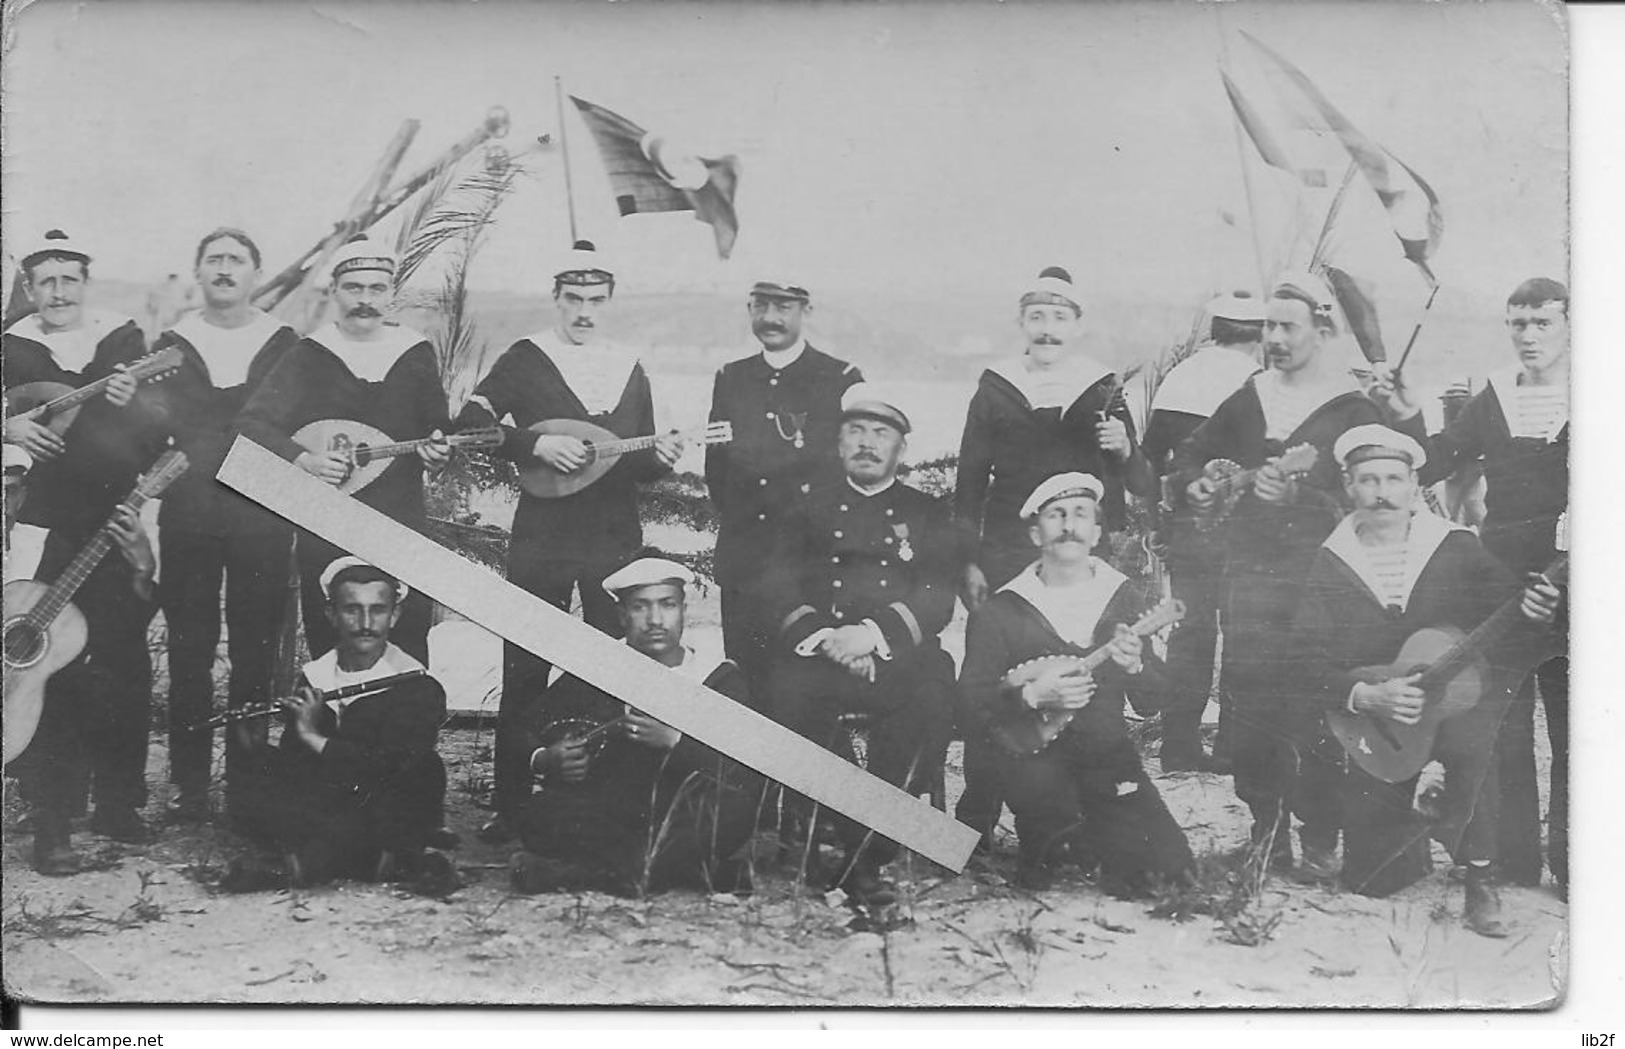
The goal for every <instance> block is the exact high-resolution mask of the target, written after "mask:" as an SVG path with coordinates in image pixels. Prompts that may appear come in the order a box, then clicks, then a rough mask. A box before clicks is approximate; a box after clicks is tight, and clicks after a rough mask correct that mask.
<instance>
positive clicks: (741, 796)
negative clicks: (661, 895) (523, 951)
mask: <svg viewBox="0 0 1625 1049" xmlns="http://www.w3.org/2000/svg"><path fill="white" fill-rule="evenodd" d="M672 672H673V673H678V674H683V675H684V676H687V677H691V678H694V679H696V680H699V681H701V682H703V684H704V685H705V686H706V687H707V688H710V689H713V690H715V691H717V692H720V693H722V694H723V695H725V696H727V697H728V698H729V699H732V700H734V701H735V702H737V703H746V704H747V705H748V698H749V697H748V692H747V685H746V682H745V676H744V674H743V673H742V672H741V671H740V669H739V668H738V667H737V666H736V665H734V664H733V663H732V662H730V661H728V660H718V659H713V660H710V661H705V660H702V659H701V657H699V656H697V655H696V654H695V653H694V652H693V651H692V650H689V651H687V652H686V654H685V661H684V666H682V667H679V668H674V669H673V670H672ZM625 710H626V704H625V703H622V702H621V701H620V700H618V699H616V698H615V697H613V696H611V695H609V694H608V693H607V692H604V691H602V690H601V689H599V688H597V687H595V686H593V685H589V684H587V683H586V682H585V681H582V680H581V679H579V678H577V677H574V676H572V675H563V676H561V677H560V678H559V679H558V680H557V681H555V682H554V683H553V684H552V685H550V686H548V689H547V691H546V693H545V694H544V695H543V697H542V698H541V700H539V701H538V702H536V703H534V704H532V705H531V706H530V708H529V709H528V710H526V712H525V720H524V724H523V725H522V726H521V729H520V732H519V734H518V735H519V738H520V741H521V742H522V744H523V749H524V753H525V755H526V756H527V759H528V757H529V756H530V755H531V754H533V753H534V752H535V751H536V749H538V748H541V747H546V746H549V745H551V744H553V743H556V742H559V740H560V739H562V738H564V736H566V735H569V736H575V735H580V734H581V733H582V732H583V731H585V730H586V729H587V728H588V727H590V726H591V725H601V724H603V723H605V722H608V721H612V720H614V719H615V718H618V717H620V716H621V715H622V713H623V712H625ZM569 721H573V722H575V723H576V726H575V728H574V729H573V730H570V731H566V730H565V727H564V725H563V723H564V722H569ZM550 730H551V731H550ZM762 785H763V780H762V777H761V775H760V774H759V773H757V772H755V771H754V770H753V769H750V768H749V767H747V766H744V765H741V764H739V763H738V762H736V761H734V760H732V759H731V758H727V757H724V756H723V755H721V754H719V753H717V752H716V751H715V750H712V749H711V748H710V747H707V746H706V745H705V744H703V743H700V742H699V741H698V740H695V739H692V738H690V737H689V736H686V735H685V736H682V737H681V738H680V739H679V740H678V741H677V745H676V746H675V747H673V748H672V749H671V750H669V751H662V750H658V749H656V748H652V747H646V746H642V745H640V744H638V743H634V742H632V741H631V740H629V739H627V738H626V737H625V736H624V735H623V734H621V733H620V732H619V731H616V730H611V731H610V732H608V733H607V734H606V741H605V742H604V745H603V749H602V750H601V751H600V752H599V753H598V754H597V755H596V756H595V757H593V759H592V763H591V765H590V766H589V767H588V771H587V775H586V777H585V778H584V779H582V780H581V781H579V782H576V783H567V782H565V781H563V780H561V779H557V778H546V779H538V780H537V782H536V786H535V788H534V792H533V793H531V794H530V796H529V798H528V800H527V801H526V802H525V804H524V806H523V807H522V809H521V810H520V813H519V818H518V826H517V829H518V831H519V834H520V837H521V839H522V840H523V842H524V845H525V850H526V851H527V852H530V853H532V854H534V855H536V856H540V857H546V858H547V859H548V860H551V861H553V862H554V864H555V865H556V867H555V874H554V877H553V879H552V884H551V885H550V886H549V887H552V888H559V889H577V890H579V889H598V890H601V891H607V892H614V893H618V894H623V895H641V894H643V893H647V892H658V891H661V890H664V889H670V888H689V889H699V890H704V891H707V892H725V891H731V890H733V889H736V888H746V887H748V885H749V882H748V877H747V876H745V875H743V874H742V871H743V865H742V864H741V863H739V862H737V861H736V859H735V854H736V853H738V852H739V850H740V849H741V848H742V847H743V846H744V844H745V843H746V841H748V840H749V838H750V836H751V834H752V833H753V832H754V831H755V828H756V817H757V813H758V809H759V807H760V804H761V796H762Z"/></svg>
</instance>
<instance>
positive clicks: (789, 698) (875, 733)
mask: <svg viewBox="0 0 1625 1049" xmlns="http://www.w3.org/2000/svg"><path fill="white" fill-rule="evenodd" d="M877 663H878V664H879V666H878V668H877V675H876V679H875V681H874V682H873V683H870V682H868V681H866V680H864V679H863V678H860V677H857V676H855V675H853V674H852V673H850V672H848V671H847V670H846V669H844V668H843V667H841V666H839V665H837V664H835V663H833V662H831V661H830V660H828V659H825V658H824V657H822V656H816V655H815V656H797V655H794V654H793V653H792V654H781V655H780V656H778V657H777V658H776V659H775V660H774V662H773V668H772V672H771V679H770V680H771V686H770V687H771V690H772V703H773V706H772V716H773V720H775V721H777V722H778V723H779V724H781V725H783V726H785V727H786V728H788V729H790V730H792V731H794V732H796V733H799V734H800V735H802V736H804V737H806V738H807V739H810V740H812V741H813V742H814V743H817V744H818V745H819V746H821V747H824V748H825V749H827V750H831V751H834V752H835V753H837V754H842V756H848V755H850V753H851V749H850V747H849V746H847V742H848V741H847V740H846V738H845V736H844V735H843V734H844V732H845V731H846V730H845V729H844V728H843V727H842V725H841V721H840V718H841V715H842V714H865V715H868V719H869V722H868V762H867V767H868V770H869V772H870V773H872V774H873V775H876V776H879V777H880V778H881V779H883V780H885V781H886V782H887V783H890V784H891V785H893V786H895V787H901V788H903V789H904V790H907V791H909V792H910V793H918V792H920V791H923V790H925V789H927V788H928V787H929V786H930V784H931V782H932V781H933V779H934V778H935V773H936V770H937V769H938V768H939V767H940V766H941V765H942V760H943V756H944V753H945V752H946V751H947V749H948V737H949V736H950V735H951V734H952V722H953V701H954V665H953V660H952V659H951V658H949V656H948V654H947V653H946V652H943V651H942V650H941V649H938V648H932V649H929V650H925V651H920V652H917V653H915V654H913V655H911V656H908V657H899V658H898V659H896V660H894V661H881V660H877ZM797 804H798V805H805V799H801V800H800V801H798V803H797ZM834 823H835V827H836V832H837V833H838V834H839V835H840V838H841V841H842V843H843V844H844V845H845V846H846V850H847V853H846V862H847V864H848V865H854V864H856V863H858V862H859V861H860V857H861V858H863V859H865V860H866V861H867V862H871V863H874V864H883V863H886V862H889V861H890V860H891V859H892V858H893V857H895V856H896V854H897V843H896V842H894V841H892V840H891V839H889V838H876V839H875V840H874V841H872V842H869V841H868V836H870V835H871V834H872V832H870V831H868V830H867V829H866V828H864V827H863V826H862V825H860V824H859V823H857V822H856V821H854V820H852V819H850V818H848V817H846V816H843V815H837V816H835V818H834ZM866 842H867V847H865V843H866Z"/></svg>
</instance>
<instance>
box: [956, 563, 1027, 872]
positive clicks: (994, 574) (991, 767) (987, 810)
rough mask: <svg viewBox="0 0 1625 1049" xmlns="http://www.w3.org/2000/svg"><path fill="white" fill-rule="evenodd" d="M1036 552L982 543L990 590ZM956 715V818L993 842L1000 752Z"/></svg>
mask: <svg viewBox="0 0 1625 1049" xmlns="http://www.w3.org/2000/svg"><path fill="white" fill-rule="evenodd" d="M1037 556H1038V555H1037V551H1036V550H1035V549H1033V548H1031V547H1029V548H1027V549H1026V550H1018V549H1015V548H1010V547H1000V546H993V545H988V546H984V547H982V549H981V552H980V554H979V555H978V564H979V566H980V568H981V569H982V574H983V575H984V576H985V577H986V578H987V587H988V590H989V592H990V593H991V592H994V591H997V590H998V589H999V587H1001V586H1003V585H1004V584H1006V583H1008V582H1009V581H1010V580H1012V579H1014V578H1015V577H1016V576H1017V575H1019V574H1021V572H1022V570H1023V569H1025V568H1026V567H1027V566H1028V565H1030V564H1032V563H1033V562H1034V561H1035V560H1037ZM955 718H956V722H957V724H958V735H959V737H960V738H961V739H963V740H964V741H965V752H964V771H965V791H964V793H963V794H961V795H960V796H959V801H958V802H956V803H955V804H954V819H956V820H958V821H959V822H961V823H963V824H965V825H966V826H967V827H974V828H976V830H977V831H978V832H979V833H980V834H981V835H982V836H983V839H984V840H985V841H987V842H988V843H989V844H991V843H992V840H993V828H994V827H996V826H998V823H999V816H1000V814H1001V813H1003V812H1004V794H1003V793H1002V790H1001V788H1000V787H999V771H998V770H999V767H1000V755H999V753H998V751H997V750H995V749H994V746H993V744H992V742H991V741H989V740H988V738H987V737H986V736H985V735H983V734H981V733H978V732H976V731H974V730H971V729H970V728H968V727H967V726H969V725H970V724H972V721H971V719H970V717H969V715H968V712H967V711H965V710H964V709H959V710H958V711H957V713H956V715H955Z"/></svg>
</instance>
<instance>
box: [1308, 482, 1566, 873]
mask: <svg viewBox="0 0 1625 1049" xmlns="http://www.w3.org/2000/svg"><path fill="white" fill-rule="evenodd" d="M1407 546H1408V548H1409V549H1408V557H1407V559H1406V563H1405V572H1404V579H1405V581H1406V582H1408V584H1409V587H1408V590H1406V591H1405V592H1403V593H1399V594H1389V595H1387V596H1385V597H1379V596H1378V594H1377V592H1376V589H1374V587H1376V588H1380V587H1381V586H1382V584H1381V583H1380V582H1377V581H1376V579H1377V577H1376V576H1375V575H1374V574H1373V570H1372V569H1371V568H1370V567H1368V566H1367V563H1366V561H1365V559H1364V557H1363V553H1362V549H1361V547H1360V545H1359V540H1358V538H1356V536H1355V534H1354V528H1353V519H1352V518H1350V519H1349V520H1348V521H1346V522H1345V523H1344V524H1343V525H1341V526H1339V528H1338V529H1337V530H1336V531H1335V532H1333V533H1332V535H1331V537H1329V538H1328V539H1327V541H1326V543H1325V545H1324V546H1323V547H1322V549H1321V550H1320V551H1319V553H1317V555H1316V557H1315V560H1314V564H1313V567H1312V568H1311V569H1310V572H1309V577H1308V581H1307V582H1306V583H1305V585H1304V594H1303V602H1302V604H1301V605H1300V606H1299V608H1298V612H1297V616H1296V623H1295V634H1294V636H1295V638H1296V640H1297V642H1298V644H1299V645H1300V646H1301V649H1300V650H1301V653H1302V656H1301V659H1300V662H1299V667H1300V671H1299V675H1298V679H1299V680H1300V681H1301V682H1303V684H1304V689H1303V699H1304V701H1305V702H1306V703H1308V704H1310V705H1312V706H1313V708H1314V709H1316V710H1325V709H1328V708H1344V707H1345V706H1346V704H1347V703H1348V701H1349V695H1350V692H1351V690H1352V689H1353V687H1354V685H1355V683H1356V682H1357V680H1358V679H1357V678H1356V677H1355V675H1354V674H1353V673H1351V672H1352V671H1353V670H1355V669H1356V668H1358V667H1362V666H1371V665H1376V666H1381V665H1384V664H1388V663H1391V662H1393V660H1394V659H1395V657H1397V656H1398V655H1399V651H1400V648H1401V647H1402V646H1403V645H1404V643H1405V641H1406V639H1407V638H1409V637H1410V636H1411V635H1412V634H1413V633H1415V632H1416V631H1417V630H1420V629H1422V628H1424V627H1439V626H1453V627H1455V628H1457V629H1459V630H1462V631H1471V630H1472V629H1473V628H1474V627H1477V626H1478V625H1479V624H1480V623H1482V622H1483V621H1484V620H1485V619H1487V618H1488V617H1489V616H1490V615H1491V614H1492V613H1493V612H1495V611H1496V609H1497V608H1498V607H1499V606H1501V605H1502V604H1504V603H1505V602H1507V601H1509V600H1516V598H1517V596H1518V591H1519V584H1518V582H1517V581H1516V580H1515V579H1513V577H1512V575H1511V573H1509V572H1508V571H1507V570H1506V569H1505V568H1504V567H1502V566H1501V565H1500V564H1499V563H1498V562H1497V561H1496V559H1495V558H1493V557H1491V556H1490V555H1489V553H1487V552H1486V551H1485V549H1484V546H1483V545H1482V544H1481V543H1480V542H1479V540H1478V539H1477V537H1475V536H1474V535H1473V534H1472V533H1471V532H1469V531H1467V530H1466V529H1465V528H1461V527H1459V526H1455V525H1452V524H1450V523H1449V522H1447V521H1445V520H1443V519H1442V518H1439V517H1436V516H1434V515H1433V514H1431V513H1429V512H1427V511H1422V512H1419V513H1417V514H1416V515H1415V517H1414V518H1413V519H1412V524H1411V531H1410V535H1409V538H1408V540H1407ZM1395 597H1398V601H1397V602H1396V601H1395V600H1394V598H1395ZM1548 638H1549V629H1548V628H1546V627H1544V626H1538V625H1536V624H1532V623H1529V622H1527V621H1522V622H1520V624H1519V625H1517V626H1514V627H1513V629H1512V633H1510V634H1509V635H1507V637H1506V638H1505V639H1504V640H1503V641H1502V642H1500V643H1499V644H1498V645H1497V646H1496V649H1497V651H1498V652H1503V653H1504V652H1510V651H1513V650H1514V649H1515V648H1517V647H1521V646H1524V645H1528V644H1542V643H1549V642H1548V640H1547V639H1548ZM1495 655H1496V653H1495V652H1491V653H1486V656H1488V657H1489V658H1490V659H1491V660H1493V659H1494V658H1495ZM1510 702H1511V697H1510V696H1508V695H1502V696H1494V695H1486V696H1483V697H1481V698H1480V700H1479V702H1478V704H1477V705H1476V706H1474V707H1472V708H1470V709H1468V710H1466V711H1463V712H1462V713H1460V714H1458V715H1456V716H1455V717H1451V718H1448V719H1446V720H1445V721H1443V722H1442V723H1441V724H1440V726H1439V734H1438V737H1437V739H1436V740H1435V742H1434V747H1433V758H1434V760H1437V761H1439V762H1440V763H1441V764H1443V766H1444V768H1445V784H1444V790H1445V793H1444V799H1443V800H1444V805H1443V808H1444V821H1443V823H1442V824H1441V825H1439V826H1436V827H1434V828H1433V834H1434V835H1435V836H1436V837H1438V839H1439V840H1440V841H1442V842H1444V843H1445V844H1446V846H1447V847H1448V848H1449V849H1450V851H1451V853H1452V855H1453V857H1454V858H1455V859H1456V860H1457V861H1458V862H1461V863H1469V862H1473V861H1493V860H1495V859H1496V853H1497V845H1496V833H1497V827H1498V823H1499V819H1500V813H1499V809H1500V791H1499V789H1498V784H1497V767H1496V761H1495V760H1494V758H1495V750H1496V747H1495V739H1496V734H1497V731H1498V729H1499V728H1500V725H1501V723H1502V718H1503V715H1505V714H1506V712H1507V710H1508V707H1509V704H1510ZM1416 784H1417V779H1416V777H1412V778H1411V779H1409V780H1406V781H1404V782H1401V783H1395V784H1389V783H1384V782H1382V781H1380V780H1378V779H1376V778H1374V777H1372V776H1370V775H1369V774H1367V773H1366V772H1365V771H1363V770H1362V769H1361V768H1360V767H1359V765H1358V764H1356V763H1354V762H1352V761H1351V762H1349V763H1348V772H1347V775H1346V777H1345V778H1344V779H1343V781H1342V791H1341V802H1342V809H1343V828H1344V830H1343V833H1344V840H1343V855H1344V859H1343V882H1344V884H1345V885H1347V886H1348V887H1349V888H1350V889H1352V890H1354V891H1356V892H1362V893H1366V894H1368V895H1373V896H1382V895H1387V894H1388V893H1390V892H1394V891H1396V890H1398V889H1400V888H1403V887H1404V886H1406V885H1409V884H1410V883H1411V882H1413V881H1415V880H1416V879H1418V878H1420V877H1422V876H1423V875H1425V874H1426V873H1427V871H1428V869H1429V867H1430V863H1429V860H1428V847H1427V836H1428V828H1427V827H1426V826H1425V825H1424V824H1423V823H1422V822H1421V819H1420V817H1419V816H1418V815H1417V814H1416V813H1415V811H1414V810H1413V807H1412V798H1413V797H1414V795H1415V792H1416Z"/></svg>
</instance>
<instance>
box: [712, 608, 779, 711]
mask: <svg viewBox="0 0 1625 1049" xmlns="http://www.w3.org/2000/svg"><path fill="white" fill-rule="evenodd" d="M721 590H722V650H723V652H724V653H725V654H726V655H727V657H728V658H729V659H731V660H733V661H734V663H735V664H736V665H738V667H739V669H740V670H742V671H744V673H745V681H746V682H747V683H748V684H749V685H750V706H751V709H753V710H756V711H758V712H760V713H766V712H767V711H768V710H769V709H770V706H769V703H768V697H767V685H768V681H767V679H768V672H769V668H770V666H771V665H772V646H773V628H774V624H773V623H772V622H770V621H769V620H768V618H767V614H766V612H765V610H764V609H763V608H762V605H761V602H759V601H756V600H754V599H753V598H752V597H751V594H750V591H749V590H747V589H746V588H744V587H737V586H725V587H722V588H721Z"/></svg>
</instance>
